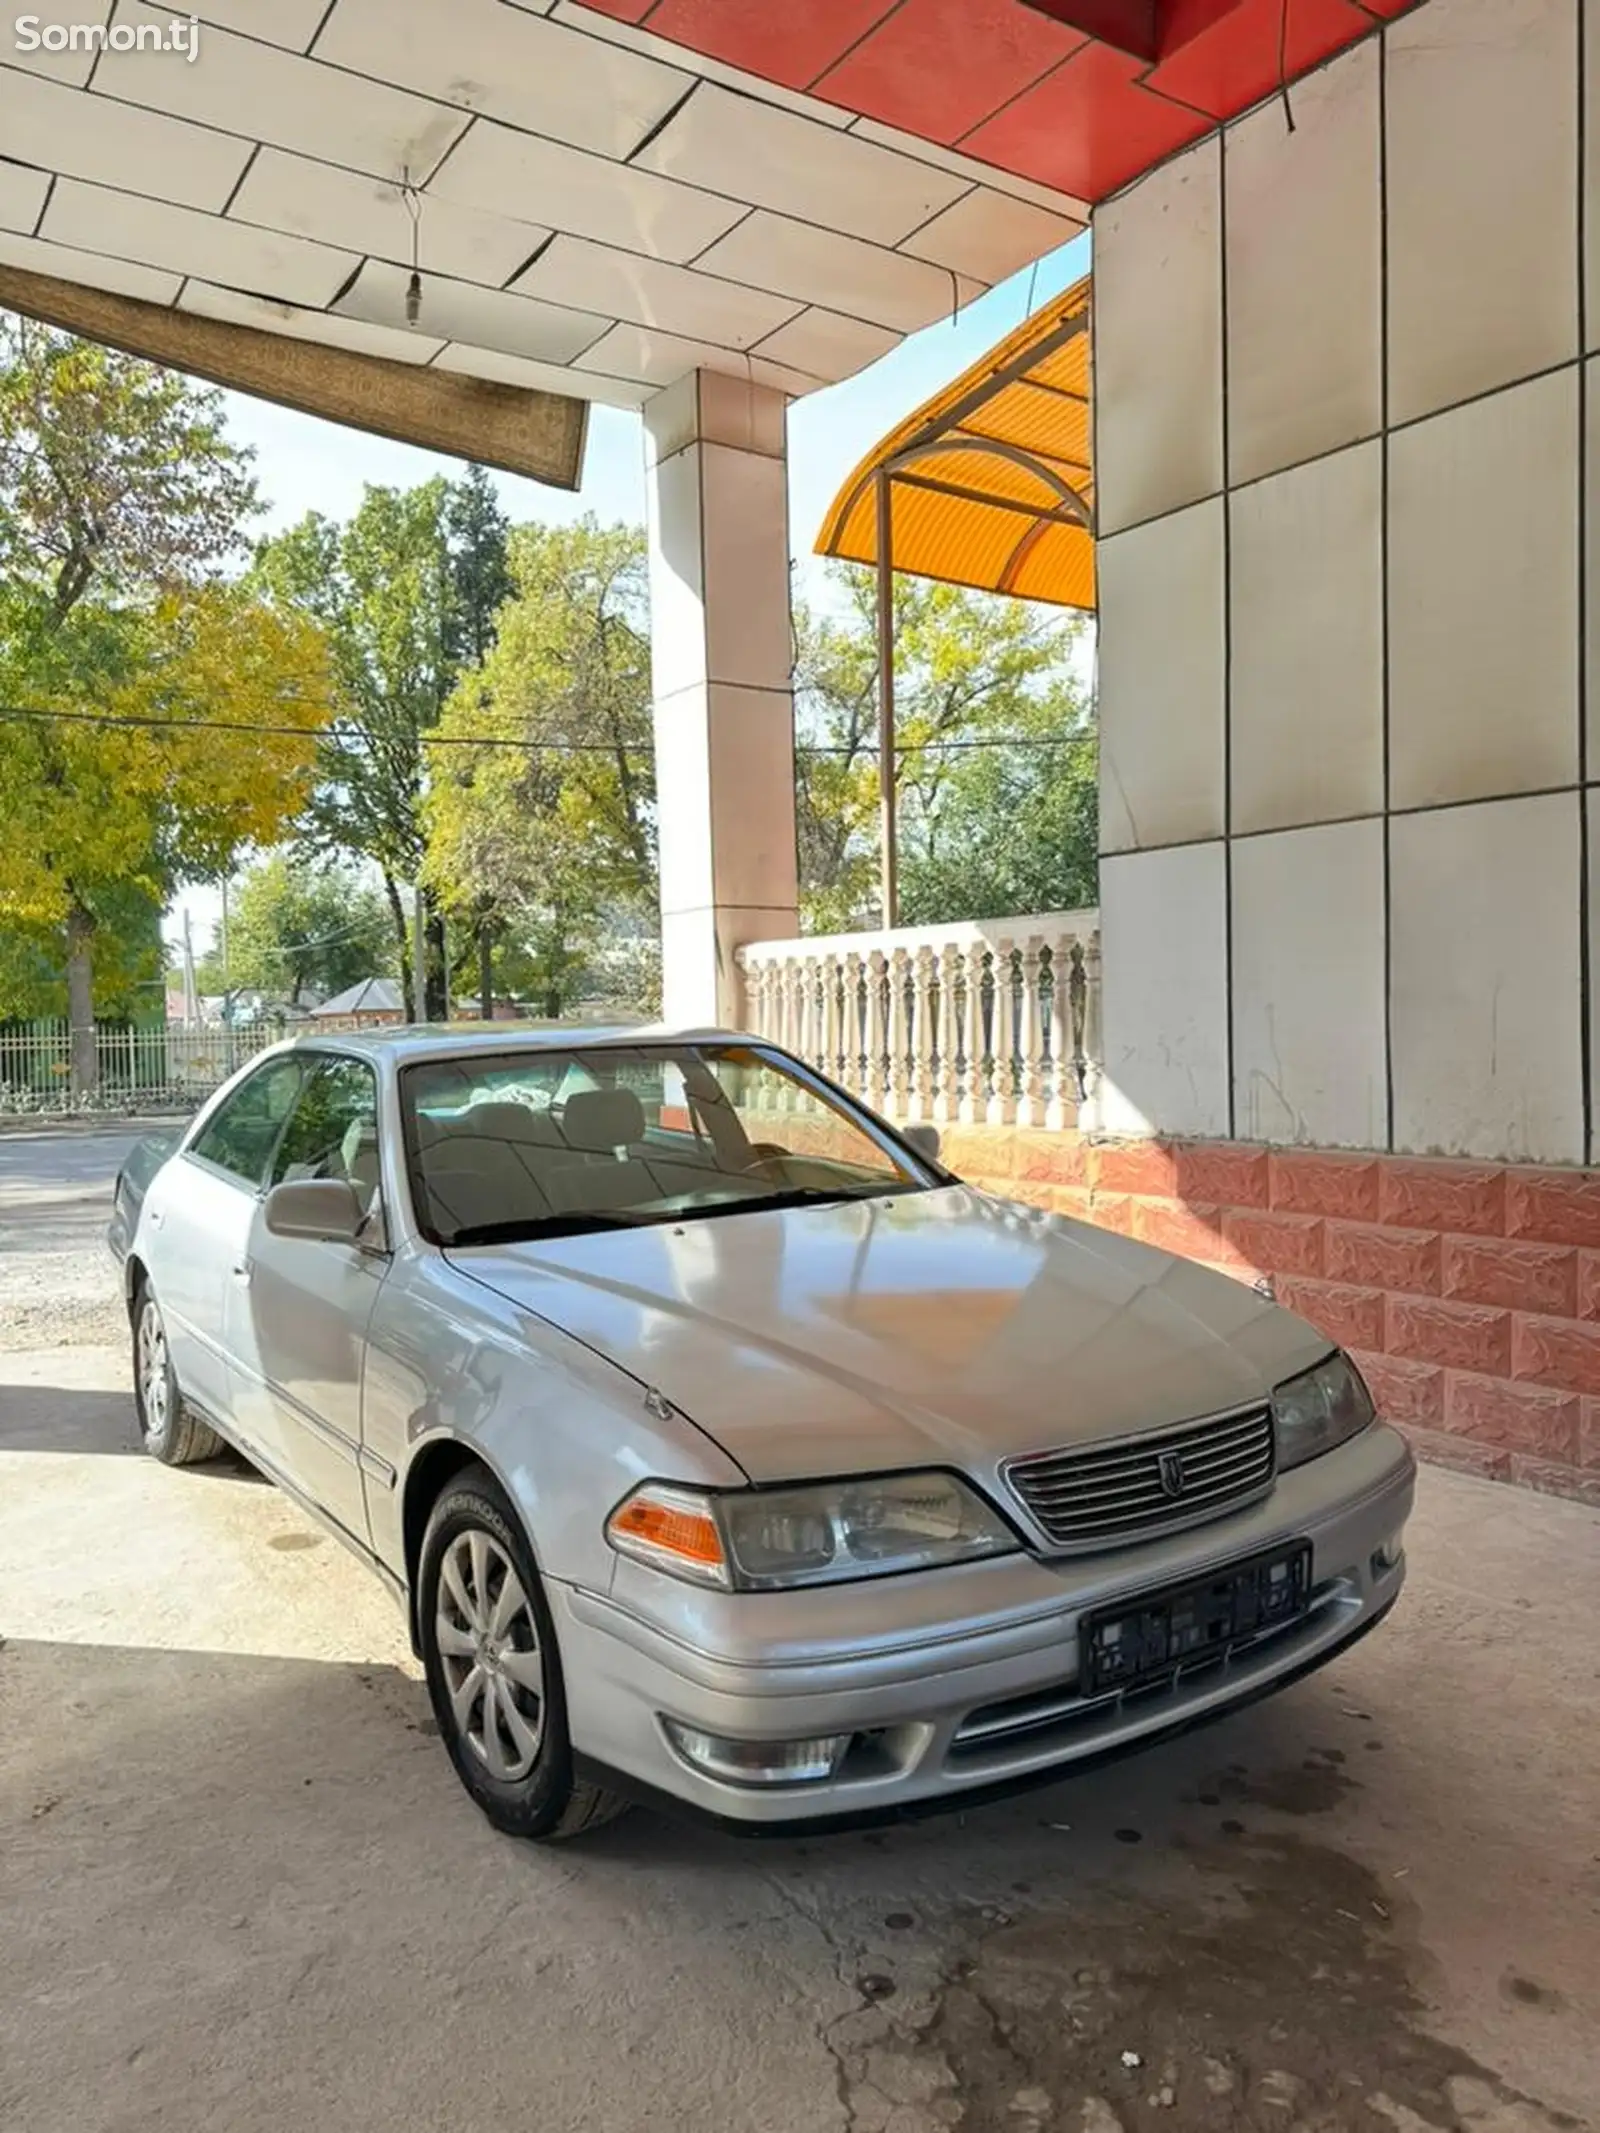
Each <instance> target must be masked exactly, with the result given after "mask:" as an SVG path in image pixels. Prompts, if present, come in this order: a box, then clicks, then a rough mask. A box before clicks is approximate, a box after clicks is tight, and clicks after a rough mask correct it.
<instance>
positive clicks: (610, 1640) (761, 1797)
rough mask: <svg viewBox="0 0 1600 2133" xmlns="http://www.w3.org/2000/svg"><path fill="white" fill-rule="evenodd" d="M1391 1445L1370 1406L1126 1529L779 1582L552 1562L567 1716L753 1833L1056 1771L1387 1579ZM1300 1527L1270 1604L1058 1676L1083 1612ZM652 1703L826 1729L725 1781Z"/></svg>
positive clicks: (1194, 1717) (1355, 1607)
mask: <svg viewBox="0 0 1600 2133" xmlns="http://www.w3.org/2000/svg"><path fill="white" fill-rule="evenodd" d="M1415 1471H1416V1470H1415V1462H1414V1461H1413V1459H1412V1456H1411V1453H1410V1450H1409V1448H1408V1447H1407V1445H1406V1443H1405V1440H1404V1439H1403V1438H1402V1437H1400V1436H1399V1435H1398V1434H1397V1433H1396V1432H1395V1431H1394V1430H1391V1429H1388V1428H1384V1427H1382V1426H1378V1427H1374V1428H1372V1429H1368V1430H1366V1431H1365V1432H1363V1434H1362V1435H1361V1436H1360V1437H1358V1438H1356V1439H1354V1440H1353V1441H1352V1442H1351V1443H1349V1444H1346V1445H1344V1446H1342V1447H1340V1449H1338V1450H1337V1451H1334V1452H1330V1453H1328V1454H1326V1455H1325V1456H1324V1457H1322V1458H1320V1459H1316V1460H1313V1461H1311V1462H1309V1463H1308V1464H1307V1465H1305V1466H1303V1467H1298V1468H1295V1469H1294V1470H1293V1471H1291V1472H1289V1473H1286V1474H1282V1475H1280V1476H1279V1477H1278V1480H1277V1482H1276V1485H1275V1486H1274V1488H1273V1490H1272V1493H1271V1494H1270V1495H1269V1496H1267V1497H1266V1498H1264V1499H1263V1500H1262V1501H1260V1502H1258V1503H1256V1504H1253V1505H1251V1506H1250V1507H1248V1508H1247V1509H1245V1510H1242V1511H1240V1512H1237V1513H1235V1514H1234V1515H1232V1516H1230V1517H1227V1518H1222V1519H1218V1520H1216V1521H1215V1522H1214V1523H1213V1524H1210V1525H1206V1526H1202V1527H1199V1528H1196V1529H1191V1530H1190V1531H1188V1532H1186V1533H1183V1534H1180V1535H1176V1536H1173V1537H1171V1538H1169V1539H1166V1540H1163V1541H1157V1542H1151V1543H1148V1544H1146V1545H1145V1546H1143V1547H1140V1548H1129V1549H1122V1550H1119V1551H1117V1552H1115V1553H1111V1554H1104V1555H1096V1556H1092V1557H1078V1558H1075V1559H1072V1560H1069V1561H1062V1560H1056V1561H1043V1560H1041V1559H1039V1558H1038V1557H1036V1556H1032V1555H1016V1556H1003V1557H999V1558H996V1559H994V1560H992V1561H989V1562H982V1563H972V1564H967V1565H964V1566H962V1567H960V1568H958V1569H951V1570H944V1571H938V1572H929V1573H924V1574H918V1575H912V1576H906V1577H895V1578H885V1579H881V1580H878V1581H876V1582H873V1581H866V1582H861V1583H855V1584H848V1585H835V1586H829V1587H818V1588H813V1589H810V1590H807V1591H797V1592H792V1593H748V1594H729V1593H716V1592H708V1591H704V1590H701V1589H699V1588H697V1587H694V1586H690V1585H687V1584H685V1583H683V1582H682V1581H681V1580H678V1579H674V1578H669V1577H665V1576H663V1575H662V1574H661V1573H659V1572H657V1571H653V1570H650V1569H647V1568H646V1567H644V1566H643V1565H640V1564H637V1563H630V1562H625V1561H619V1563H618V1566H617V1575H616V1579H615V1582H614V1584H613V1586H612V1589H611V1591H610V1592H609V1593H608V1594H603V1595H602V1594H599V1593H595V1592H591V1591H586V1590H582V1589H579V1588H576V1587H573V1586H567V1585H560V1584H555V1583H552V1584H551V1585H550V1587H549V1597H550V1602H551V1606H552V1609H553V1611H554V1613H555V1618H556V1628H557V1634H558V1640H559V1644H560V1649H561V1657H562V1668H563V1673H564V1676H565V1682H566V1694H567V1706H568V1719H569V1723H570V1727H571V1732H572V1739H573V1744H574V1749H575V1752H576V1754H577V1756H578V1758H579V1760H580V1762H581V1763H582V1765H583V1766H584V1767H585V1769H587V1770H588V1771H589V1772H590V1773H591V1774H593V1775H594V1776H596V1777H598V1778H600V1779H601V1780H602V1781H603V1782H608V1783H610V1784H612V1785H615V1786H618V1787H620V1788H622V1789H626V1790H632V1791H635V1792H638V1793H641V1794H644V1795H645V1796H648V1797H651V1798H654V1799H658V1800H659V1801H660V1802H661V1803H662V1804H663V1805H668V1806H676V1807H679V1808H682V1809H687V1810H689V1811H690V1812H691V1813H694V1814H696V1815H698V1816H700V1817H702V1818H710V1819H711V1820H713V1821H716V1822H719V1823H723V1824H726V1825H728V1826H730V1827H734V1828H738V1829H741V1830H745V1831H747V1832H749V1833H752V1834H755V1833H760V1832H765V1833H769V1834H774V1835H776V1834H779V1833H781V1832H787V1831H791V1830H794V1829H796V1828H801V1827H813V1826H820V1825H825V1824H828V1823H834V1822H838V1823H850V1822H856V1821H862V1820H874V1819H877V1818H879V1817H885V1816H893V1815H896V1814H900V1813H923V1812H928V1811H931V1810H935V1809H937V1808H939V1807H942V1806H957V1805H960V1804H961V1803H962V1802H963V1801H966V1800H968V1799H969V1798H970V1797H971V1796H972V1795H974V1794H979V1795H983V1794H990V1793H996V1792H1002V1791H1006V1790H1010V1789H1013V1788H1016V1787H1019V1786H1022V1785H1026V1784H1029V1783H1041V1782H1046V1781H1048V1780H1049V1779H1050V1778H1051V1777H1052V1776H1055V1775H1064V1774H1065V1773H1066V1772H1067V1771H1069V1770H1070V1769H1071V1768H1072V1767H1073V1766H1074V1765H1077V1764H1083V1763H1088V1762H1094V1761H1099V1760H1102V1759H1104V1758H1105V1757H1107V1756H1109V1755H1114V1754H1120V1753H1123V1752H1125V1751H1127V1750H1129V1749H1131V1748H1134V1747H1137V1746H1139V1745H1140V1744H1141V1743H1144V1742H1147V1741H1150V1740H1154V1739H1158V1738H1160V1737H1161V1736H1163V1735H1165V1734H1169V1733H1172V1732H1176V1731H1181V1730H1186V1729H1187V1728H1189V1727H1191V1726H1194V1725H1197V1724H1200V1723H1202V1722H1203V1721H1205V1720H1206V1719H1209V1718H1213V1717H1219V1716H1221V1715H1222V1714H1223V1713H1224V1712H1226V1711H1229V1710H1232V1709H1234V1708H1236V1707H1237V1706H1238V1705H1240V1704H1243V1703H1248V1702H1251V1701H1253V1700H1255V1699H1256V1698H1257V1697H1259V1696H1262V1695H1265V1694H1267V1693H1269V1692H1270V1691H1271V1690H1273V1689H1275V1688H1277V1687H1280V1686H1282V1685H1283V1684H1284V1683H1286V1682H1288V1681H1290V1680H1293V1679H1296V1678H1298V1677H1299V1676H1300V1675H1302V1674H1305V1673H1308V1672H1310V1671H1311V1670H1312V1669H1313V1668H1315V1667H1317V1666H1320V1665H1322V1664H1323V1663H1324V1662H1325V1661H1327V1660H1328V1659H1330V1658H1332V1657H1333V1656H1334V1655H1335V1653H1337V1652H1338V1651H1339V1650H1341V1649H1342V1648H1343V1647H1344V1646H1345V1645H1347V1644H1349V1643H1350V1642H1351V1641H1352V1640H1353V1639H1354V1638H1355V1637H1358V1636H1360V1635H1361V1634H1362V1632H1363V1631H1364V1630H1366V1629H1368V1628H1370V1627H1371V1626H1372V1625H1373V1623H1374V1622H1376V1621H1377V1620H1378V1618H1379V1617H1380V1616H1381V1615H1382V1614H1384V1613H1385V1612H1386V1611H1387V1609H1388V1608H1389V1607H1390V1606H1391V1605H1392V1604H1393V1602H1394V1600H1395V1599H1396V1598H1397V1597H1398V1594H1399V1591H1400V1587H1401V1584H1402V1582H1403V1580H1404V1577H1405V1560H1404V1554H1403V1550H1402V1543H1401V1536H1402V1533H1403V1529H1404V1526H1405V1522H1406V1519H1407V1518H1408V1516H1409V1515H1410V1511H1411V1504H1412V1498H1413V1494H1414V1488H1415ZM1295 1540H1306V1541H1309V1542H1310V1544H1311V1549H1312V1570H1311V1601H1310V1606H1309V1608H1308V1610H1307V1612H1306V1613H1305V1614H1304V1615H1302V1616H1301V1617H1299V1618H1298V1619H1297V1620H1296V1621H1294V1622H1293V1623H1289V1624H1286V1625H1285V1626H1284V1627H1282V1628H1280V1629H1276V1630H1273V1631H1271V1632H1268V1633H1266V1634H1265V1635H1263V1636H1262V1637H1260V1638H1259V1639H1257V1640H1256V1641H1254V1642H1252V1643H1249V1644H1247V1645H1245V1646H1243V1647H1242V1648H1238V1649H1236V1650H1235V1651H1234V1652H1233V1653H1232V1654H1231V1655H1230V1656H1229V1657H1228V1659H1226V1660H1225V1661H1217V1660H1210V1661H1207V1662H1204V1663H1202V1664H1198V1665H1196V1666H1195V1667H1194V1668H1193V1669H1192V1670H1185V1671H1183V1672H1180V1674H1179V1676H1178V1678H1177V1679H1176V1681H1175V1682H1172V1683H1171V1684H1170V1685H1166V1684H1164V1685H1163V1686H1161V1687H1160V1688H1158V1689H1155V1690H1151V1689H1148V1688H1147V1689H1142V1690H1141V1689H1135V1690H1133V1691H1131V1692H1127V1693H1114V1694H1111V1695H1108V1696H1101V1697H1098V1698H1094V1699H1087V1698H1084V1697H1083V1696H1081V1695H1080V1694H1079V1692H1078V1685H1077V1672H1078V1625H1079V1621H1080V1618H1081V1617H1082V1616H1083V1615H1084V1614H1085V1613H1087V1612H1089V1611H1091V1610H1093V1609H1096V1608H1100V1607H1104V1606H1106V1605H1107V1604H1108V1603H1112V1602H1116V1601H1119V1600H1122V1599H1124V1598H1128V1597H1131V1596H1133V1595H1136V1594H1138V1593H1140V1592H1145V1591H1154V1590H1156V1589H1157V1588H1159V1587H1162V1586H1168V1585H1172V1584H1174V1583H1178V1582H1182V1581H1184V1580H1187V1579H1190V1578H1201V1577H1204V1576H1206V1575H1207V1574H1208V1573H1210V1572H1211V1571H1213V1570H1221V1569H1223V1568H1225V1567H1226V1566H1227V1565H1228V1564H1230V1563H1233V1562H1237V1561H1242V1560H1244V1559H1245V1558H1248V1557H1251V1556H1254V1555H1258V1554H1260V1553H1262V1552H1263V1551H1265V1550H1269V1549H1272V1548H1274V1547H1276V1546H1277V1545H1279V1544H1280V1543H1287V1542H1291V1541H1295ZM663 1718H668V1719H673V1720H676V1721H678V1723H679V1724H681V1725H685V1726H689V1727H693V1728H696V1729H698V1730H700V1731H702V1732H705V1733H710V1734H714V1735H718V1736H721V1737H724V1738H728V1739H733V1740H740V1741H779V1740H794V1739H802V1738H811V1737H815V1736H819V1735H829V1734H847V1735H849V1736H851V1741H852V1745H851V1747H850V1748H849V1749H848V1750H847V1751H846V1753H845V1756H844V1758H843V1761H842V1762H841V1764H840V1766H839V1768H838V1770H837V1771H836V1772H835V1774H834V1775H833V1776H832V1777H831V1778H826V1779H822V1780H816V1781H810V1782H803V1783H790V1784H784V1785H771V1784H764V1785H753V1784H733V1783H729V1782H727V1781H725V1780H723V1779H719V1778H715V1777H712V1776H710V1775H709V1774H707V1773H706V1772H704V1771H702V1770H700V1769H698V1768H696V1767H694V1766H693V1765H691V1764H690V1763H688V1762H687V1761H685V1760H684V1758H683V1757H682V1756H681V1755H680V1754H679V1753H678V1752H677V1750H676V1749H675V1748H674V1747H673V1746H672V1745H671V1743H670V1741H669V1738H668V1735H667V1733H666V1730H665V1729H664V1727H663V1724H662V1720H663Z"/></svg>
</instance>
